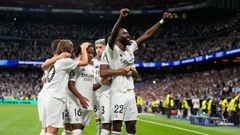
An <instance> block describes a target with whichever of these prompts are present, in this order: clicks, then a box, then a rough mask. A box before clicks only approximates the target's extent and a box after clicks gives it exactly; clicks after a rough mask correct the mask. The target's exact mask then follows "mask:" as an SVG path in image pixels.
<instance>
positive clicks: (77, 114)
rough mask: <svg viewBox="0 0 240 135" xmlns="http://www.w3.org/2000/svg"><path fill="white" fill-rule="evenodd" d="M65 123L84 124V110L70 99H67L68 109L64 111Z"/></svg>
mask: <svg viewBox="0 0 240 135" xmlns="http://www.w3.org/2000/svg"><path fill="white" fill-rule="evenodd" d="M64 113H65V114H64V123H70V124H80V123H82V109H81V107H80V105H78V104H77V103H76V102H75V101H74V100H72V99H71V98H70V97H68V98H67V102H66V109H65V111H64Z"/></svg>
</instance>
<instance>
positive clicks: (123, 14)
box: [108, 8, 130, 50]
mask: <svg viewBox="0 0 240 135" xmlns="http://www.w3.org/2000/svg"><path fill="white" fill-rule="evenodd" d="M129 12H130V10H129V9H127V8H123V9H121V11H120V16H119V17H118V20H117V22H116V23H115V25H114V26H113V29H112V32H111V35H110V37H109V42H108V44H109V47H110V48H111V49H112V50H113V48H114V45H115V41H116V37H117V35H118V32H119V30H120V27H121V26H122V22H123V18H125V17H127V16H128V14H129Z"/></svg>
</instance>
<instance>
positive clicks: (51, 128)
mask: <svg viewBox="0 0 240 135" xmlns="http://www.w3.org/2000/svg"><path fill="white" fill-rule="evenodd" d="M57 132H58V129H57V128H55V127H52V126H49V127H48V128H47V135H48V134H49V135H51V134H53V135H55V134H57Z"/></svg>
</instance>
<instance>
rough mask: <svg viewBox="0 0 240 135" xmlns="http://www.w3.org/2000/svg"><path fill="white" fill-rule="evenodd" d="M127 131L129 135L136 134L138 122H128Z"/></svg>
mask: <svg viewBox="0 0 240 135" xmlns="http://www.w3.org/2000/svg"><path fill="white" fill-rule="evenodd" d="M126 128H127V129H126V130H127V133H128V134H129V135H131V134H135V133H136V122H127V123H126Z"/></svg>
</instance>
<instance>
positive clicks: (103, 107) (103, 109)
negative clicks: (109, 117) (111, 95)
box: [101, 106, 105, 114]
mask: <svg viewBox="0 0 240 135" xmlns="http://www.w3.org/2000/svg"><path fill="white" fill-rule="evenodd" d="M104 113H105V111H104V106H102V112H101V114H104Z"/></svg>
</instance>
